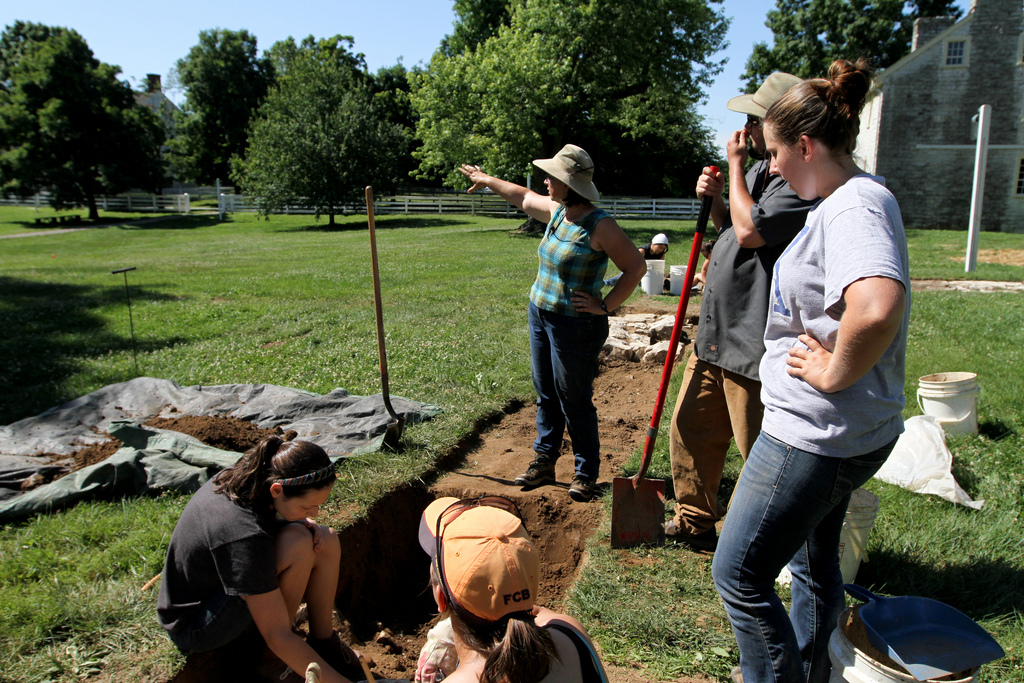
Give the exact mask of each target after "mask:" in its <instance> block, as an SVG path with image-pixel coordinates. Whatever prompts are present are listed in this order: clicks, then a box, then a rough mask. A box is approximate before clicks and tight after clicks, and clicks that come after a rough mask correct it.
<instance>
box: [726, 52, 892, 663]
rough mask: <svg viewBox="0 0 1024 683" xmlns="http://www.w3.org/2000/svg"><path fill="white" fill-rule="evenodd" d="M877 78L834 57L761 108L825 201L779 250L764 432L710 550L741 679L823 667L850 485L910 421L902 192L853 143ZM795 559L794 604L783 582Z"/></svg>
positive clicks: (836, 602)
mask: <svg viewBox="0 0 1024 683" xmlns="http://www.w3.org/2000/svg"><path fill="white" fill-rule="evenodd" d="M870 81H871V70H870V68H869V67H868V65H867V63H866V62H864V61H861V62H858V63H857V64H852V63H850V62H846V61H842V60H840V61H837V62H834V63H833V64H832V66H831V68H830V69H829V78H828V79H812V80H809V81H804V82H803V83H800V84H798V85H795V86H793V87H792V88H791V89H789V90H788V91H787V92H786V93H785V94H783V95H782V96H781V97H780V98H779V99H778V100H777V101H776V102H775V104H773V105H772V106H771V108H769V109H768V112H767V114H766V116H765V121H764V132H765V140H766V145H767V149H768V151H769V152H770V153H771V155H772V157H773V162H772V165H773V170H775V169H777V170H778V172H779V173H780V174H781V175H782V177H783V178H785V179H786V180H787V181H788V182H789V184H790V187H792V188H793V190H794V191H795V192H796V193H797V194H798V195H799V196H800V197H801V198H803V199H811V198H813V197H821V201H820V202H818V204H816V205H815V206H814V208H812V209H811V211H810V213H808V215H807V223H806V225H805V226H804V228H803V230H802V231H801V232H800V233H799V234H798V235H797V236H796V237H794V238H793V241H792V242H791V243H790V245H789V247H787V249H786V251H785V252H784V253H783V254H782V256H781V257H780V258H779V259H778V261H777V262H776V264H775V269H774V274H773V278H772V291H771V297H770V301H769V311H768V325H767V329H766V330H765V348H766V351H765V355H764V357H763V359H762V361H761V365H760V368H759V374H760V377H761V382H762V390H761V398H762V401H763V403H764V406H765V414H764V420H763V422H762V427H761V430H762V431H761V435H760V436H759V437H758V439H757V441H756V442H755V444H754V446H753V447H752V449H751V451H750V456H749V457H748V459H747V463H746V466H745V467H744V469H743V473H742V475H741V476H740V480H739V482H738V484H737V486H736V492H735V494H734V497H733V503H732V505H731V506H730V508H729V515H728V517H726V520H725V526H724V527H723V529H722V536H721V539H720V540H719V543H718V551H717V553H716V554H715V558H714V562H713V565H712V574H713V576H714V579H715V585H716V587H717V588H718V592H719V594H720V595H721V597H722V600H723V602H724V604H725V607H726V611H727V613H728V615H729V619H730V621H731V622H732V627H733V631H734V633H735V634H736V641H737V643H738V644H739V648H740V667H739V668H738V669H736V670H734V672H733V678H734V679H735V680H742V681H745V682H746V683H758V682H760V681H768V680H771V681H776V680H783V681H795V680H801V681H808V682H809V683H813V682H824V681H827V680H828V679H829V675H830V670H831V664H830V662H829V658H828V638H829V634H830V632H831V631H832V629H833V628H834V627H835V625H836V622H837V620H838V617H839V614H840V612H841V611H842V609H843V606H844V598H843V581H842V575H841V573H840V570H839V537H840V533H841V531H842V525H843V518H844V516H845V514H846V508H847V505H848V504H849V501H850V494H851V493H852V491H853V490H854V489H856V488H857V487H858V486H860V485H861V484H863V483H864V482H866V481H867V480H868V479H870V478H871V476H872V475H873V474H874V473H875V472H876V471H877V470H878V468H879V467H881V466H882V463H884V462H885V459H886V458H887V457H888V455H889V453H890V451H891V450H892V448H893V446H894V445H895V443H896V438H897V437H898V436H899V434H900V433H901V432H902V431H903V420H902V417H901V411H902V409H903V381H904V361H905V356H906V339H907V324H908V321H909V316H910V286H909V285H910V279H909V277H910V276H909V265H908V258H907V247H906V236H905V235H904V231H903V220H902V218H901V216H900V210H899V206H898V205H897V204H896V200H895V198H894V197H893V196H892V193H890V192H889V191H888V190H887V189H885V187H884V185H883V184H882V183H883V181H882V179H881V178H878V177H875V176H871V175H868V174H866V173H864V172H863V171H862V170H861V169H860V168H858V167H857V165H856V163H854V160H853V156H852V152H853V147H854V145H855V143H856V136H857V130H858V128H859V112H860V109H861V107H862V106H863V103H864V98H865V96H866V94H867V92H868V87H869V86H870ZM787 564H788V566H789V569H790V572H791V573H792V575H793V582H792V586H791V591H792V609H791V610H790V611H789V613H787V612H786V609H785V606H784V605H783V603H782V601H781V600H780V599H779V596H778V595H777V594H776V592H775V578H776V577H777V576H778V574H779V572H780V571H781V570H782V568H783V567H785V566H786V565H787Z"/></svg>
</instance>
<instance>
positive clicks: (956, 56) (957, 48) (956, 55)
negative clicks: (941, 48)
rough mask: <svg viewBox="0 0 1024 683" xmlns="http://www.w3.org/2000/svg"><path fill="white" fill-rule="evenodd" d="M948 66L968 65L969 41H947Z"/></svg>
mask: <svg viewBox="0 0 1024 683" xmlns="http://www.w3.org/2000/svg"><path fill="white" fill-rule="evenodd" d="M945 65H946V66H966V65H967V41H966V40H964V39H961V40H947V41H946V61H945Z"/></svg>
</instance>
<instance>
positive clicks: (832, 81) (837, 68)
mask: <svg viewBox="0 0 1024 683" xmlns="http://www.w3.org/2000/svg"><path fill="white" fill-rule="evenodd" d="M874 73H875V70H874V68H872V66H871V63H870V62H869V61H868V60H867V59H866V58H864V57H861V58H860V59H858V60H857V61H856V62H850V61H848V60H845V59H837V60H836V61H834V62H832V64H831V66H829V68H828V82H829V86H828V94H827V98H828V101H829V102H830V103H831V104H832V105H833V106H834V107H835V108H836V109H837V110H838V112H839V113H840V114H841V115H843V116H844V118H854V117H856V116H858V115H859V114H860V110H861V109H862V108H863V107H864V100H865V99H866V98H867V96H868V90H869V89H870V88H871V77H872V76H873V75H874Z"/></svg>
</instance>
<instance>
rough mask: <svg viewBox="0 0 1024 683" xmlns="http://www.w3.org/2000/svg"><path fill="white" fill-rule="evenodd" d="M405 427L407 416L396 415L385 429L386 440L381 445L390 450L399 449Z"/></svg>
mask: <svg viewBox="0 0 1024 683" xmlns="http://www.w3.org/2000/svg"><path fill="white" fill-rule="evenodd" d="M404 428H405V418H404V417H395V418H392V419H391V421H390V422H388V426H387V428H386V429H385V431H384V441H383V442H382V443H381V445H382V446H383V447H384V448H387V449H388V450H392V451H397V450H398V444H399V442H400V441H401V440H402V430H403V429H404Z"/></svg>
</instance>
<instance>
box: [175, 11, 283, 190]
mask: <svg viewBox="0 0 1024 683" xmlns="http://www.w3.org/2000/svg"><path fill="white" fill-rule="evenodd" d="M177 80H178V83H179V84H180V86H181V87H183V88H184V89H185V92H186V100H185V105H184V107H182V110H181V112H179V114H178V117H177V118H178V120H177V122H176V124H175V129H176V137H175V139H173V140H172V141H171V143H170V147H171V153H172V154H173V155H174V167H175V169H176V170H177V172H178V173H179V174H180V175H181V178H182V179H184V180H188V181H191V182H195V183H212V182H214V180H216V179H217V178H227V177H228V176H229V174H230V170H231V159H232V157H240V156H242V154H244V152H245V145H246V138H247V131H248V127H249V120H250V119H251V118H252V115H253V113H254V112H255V111H256V109H257V108H258V107H259V105H260V103H261V102H262V101H263V98H264V97H265V96H266V94H267V89H268V88H269V87H270V85H271V83H273V81H274V68H273V65H272V62H271V60H270V59H269V58H268V57H266V56H264V57H257V56H256V37H255V36H252V35H250V34H249V32H248V31H245V30H242V31H229V30H226V29H213V30H209V31H201V32H200V33H199V43H198V44H196V45H194V46H193V47H192V49H191V50H189V53H188V55H187V56H186V57H184V58H183V59H180V60H178V64H177Z"/></svg>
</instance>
